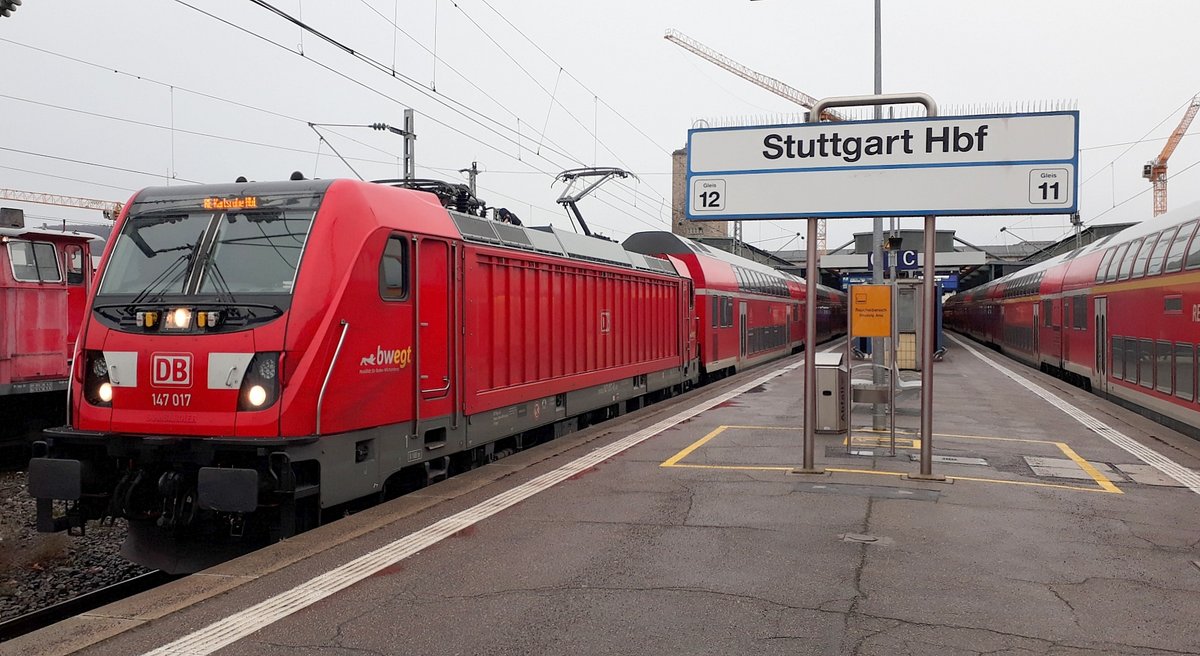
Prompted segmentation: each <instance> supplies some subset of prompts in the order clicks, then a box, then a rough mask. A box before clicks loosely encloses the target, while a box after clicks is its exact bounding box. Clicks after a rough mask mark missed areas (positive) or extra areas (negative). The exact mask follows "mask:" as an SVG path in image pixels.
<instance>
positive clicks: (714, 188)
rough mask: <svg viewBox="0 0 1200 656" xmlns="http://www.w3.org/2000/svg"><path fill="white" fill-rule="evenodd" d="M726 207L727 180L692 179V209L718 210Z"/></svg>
mask: <svg viewBox="0 0 1200 656" xmlns="http://www.w3.org/2000/svg"><path fill="white" fill-rule="evenodd" d="M723 209H725V181H724V180H721V179H713V178H706V179H697V180H693V181H692V211H693V212H718V211H720V210H723Z"/></svg>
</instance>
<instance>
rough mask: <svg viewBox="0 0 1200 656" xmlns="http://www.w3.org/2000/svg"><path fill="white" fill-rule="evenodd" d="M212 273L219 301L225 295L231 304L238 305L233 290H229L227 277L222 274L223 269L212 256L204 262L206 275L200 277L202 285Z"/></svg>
mask: <svg viewBox="0 0 1200 656" xmlns="http://www.w3.org/2000/svg"><path fill="white" fill-rule="evenodd" d="M210 271H211V272H212V279H213V283H214V284H213V286H214V287H216V288H217V299H218V300H219V299H220V298H221V296H222V294H224V296H225V297H226V298H228V299H229V302H230V303H237V299H236V298H234V297H233V290H232V289H230V288H229V283H227V282H226V281H225V276H224V275H223V274H222V273H221V267H219V266H218V265H217V258H216V257H214V256H212V255H210V256H209V257H208V259H207V260H205V261H204V273H203V275H202V276H201V277H200V281H201V284H203V282H204V278H205V276H208V275H209V272H210Z"/></svg>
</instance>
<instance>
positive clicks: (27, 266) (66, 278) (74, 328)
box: [0, 210, 92, 450]
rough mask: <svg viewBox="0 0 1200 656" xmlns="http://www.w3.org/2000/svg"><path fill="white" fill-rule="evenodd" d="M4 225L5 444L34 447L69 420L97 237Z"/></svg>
mask: <svg viewBox="0 0 1200 656" xmlns="http://www.w3.org/2000/svg"><path fill="white" fill-rule="evenodd" d="M4 214H5V216H6V217H9V218H8V220H6V221H5V222H4V224H5V225H4V227H0V243H3V248H0V447H4V448H12V449H13V450H16V448H17V447H21V446H24V447H25V448H28V438H29V435H30V434H31V433H32V432H33V431H38V430H41V429H42V428H45V427H47V426H52V425H54V424H55V423H57V422H61V421H62V417H63V416H64V414H65V412H66V389H67V381H68V375H69V370H70V363H71V357H72V354H73V353H74V348H75V338H76V334H77V333H78V332H79V325H80V324H81V323H82V322H83V315H84V312H85V309H86V308H87V293H88V283H89V282H90V280H91V271H92V267H91V254H90V251H89V247H88V240H89V239H91V238H92V236H91V235H85V234H81V233H74V232H61V231H55V230H44V229H37V228H28V227H25V225H24V220H23V215H21V214H20V213H19V212H15V211H12V210H5V212H4Z"/></svg>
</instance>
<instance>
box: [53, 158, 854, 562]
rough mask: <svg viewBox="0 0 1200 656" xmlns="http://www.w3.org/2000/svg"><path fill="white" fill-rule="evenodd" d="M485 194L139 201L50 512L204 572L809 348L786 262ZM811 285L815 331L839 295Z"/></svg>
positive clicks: (67, 525)
mask: <svg viewBox="0 0 1200 656" xmlns="http://www.w3.org/2000/svg"><path fill="white" fill-rule="evenodd" d="M444 205H446V206H454V207H455V208H456V209H454V210H448V209H446V207H445V206H444ZM482 213H483V210H482V209H481V207H480V205H479V204H477V203H470V202H466V201H465V200H464V196H463V195H462V194H458V193H457V192H454V193H446V194H442V195H441V198H440V199H439V196H438V195H434V194H430V193H424V192H421V191H415V190H412V189H404V188H397V187H394V186H390V185H385V184H376V183H366V182H357V181H349V180H334V181H305V180H301V181H289V182H275V183H239V184H231V185H211V186H199V187H172V188H153V189H147V190H145V191H142V192H140V193H139V194H137V195H136V196H135V197H134V198H133V199H132V201H131V202H130V203H129V204H128V205H127V206H126V210H125V213H124V214H123V215H122V217H121V218H120V219H119V222H118V225H117V228H116V231H115V233H114V234H116V235H117V236H116V238H115V239H112V240H110V244H109V247H108V249H107V251H106V253H105V255H104V259H103V261H102V263H101V266H100V271H99V276H100V279H99V282H98V284H97V285H95V286H94V287H95V288H94V290H93V292H92V296H91V299H90V306H89V307H90V311H89V312H88V313H87V316H86V318H85V320H84V322H83V334H82V336H81V338H80V342H81V346H80V355H79V357H78V358H77V359H76V366H75V367H74V370H73V380H72V385H71V401H70V405H71V422H70V425H69V426H65V427H63V428H60V429H53V430H50V431H47V433H46V438H45V441H44V442H43V443H39V444H37V445H35V451H36V452H35V456H37V457H35V458H34V459H33V460H32V461H31V463H30V472H29V489H30V492H31V493H32V494H33V496H34V497H36V498H37V499H38V527H39V529H40V530H43V531H56V530H81V529H82V528H83V527H84V526H85V524H86V522H87V521H88V520H94V519H104V518H108V517H120V518H125V519H127V520H129V526H130V532H129V538H128V539H127V541H126V544H125V547H124V553H125V555H126V557H128V558H130V559H131V560H134V561H136V562H140V563H142V564H145V565H148V566H152V567H157V568H160V569H165V570H167V571H173V572H178V571H189V570H194V569H196V568H199V567H204V566H206V565H208V564H211V563H212V562H215V561H217V560H219V559H221V558H225V557H228V556H229V555H233V554H235V553H238V552H240V551H243V550H245V549H246V548H247V547H249V546H253V545H256V544H261V543H262V542H263V541H270V540H273V539H277V538H279V537H286V536H288V535H291V534H293V533H295V532H297V531H300V530H304V529H305V528H308V527H311V526H313V525H315V524H317V523H319V522H320V520H321V515H322V511H323V510H325V509H328V508H331V507H334V506H339V507H340V506H342V505H344V504H347V503H350V502H355V501H358V500H362V499H370V498H380V497H384V496H386V495H392V494H399V493H403V492H405V491H408V490H411V489H415V488H417V487H420V486H422V485H425V484H427V483H428V482H431V481H435V480H439V479H440V478H442V477H445V476H447V475H449V474H452V473H454V472H456V471H461V470H465V469H469V468H471V467H474V466H478V465H481V464H485V463H487V462H490V461H493V460H495V459H497V458H500V457H503V456H504V455H507V454H508V453H511V452H513V451H515V450H517V449H520V448H523V447H525V446H529V445H531V444H536V443H538V442H540V441H544V440H547V439H551V438H554V437H557V436H559V435H561V434H563V433H566V432H568V431H570V430H573V429H575V428H578V427H581V426H584V425H587V424H588V423H591V422H595V421H599V420H602V419H607V418H609V417H613V416H616V415H619V414H621V413H623V412H625V411H627V410H632V409H635V408H638V407H641V405H642V404H643V403H645V402H647V401H652V400H656V399H659V398H663V397H667V396H671V395H674V394H676V393H680V392H683V391H685V390H686V389H688V388H689V387H691V386H693V385H695V384H697V383H700V382H702V381H703V380H705V379H707V378H708V377H711V376H715V375H721V374H724V373H727V372H729V371H732V370H736V369H739V368H741V367H744V366H747V365H751V364H754V363H758V362H761V361H764V360H766V359H769V358H774V357H780V356H783V355H786V354H788V353H790V352H792V351H793V350H794V349H796V348H798V347H800V346H801V345H802V336H803V335H804V329H803V328H804V326H803V323H802V322H803V316H804V313H803V312H802V311H801V310H800V306H801V305H802V304H803V302H804V301H805V294H804V287H803V285H802V284H801V283H800V282H799V281H798V280H797V279H795V278H792V277H791V276H787V275H785V274H780V273H779V272H776V271H773V270H770V269H767V268H766V267H762V266H761V265H757V264H754V263H752V262H749V261H746V260H742V259H741V258H735V257H733V256H731V255H728V254H725V253H719V252H714V251H709V250H708V249H707V248H705V247H703V246H700V245H698V244H693V243H691V242H688V241H686V240H682V239H679V238H677V237H673V236H671V235H667V234H663V233H642V234H640V235H635V236H634V237H631V238H630V239H629V241H628V242H627V245H626V246H625V247H623V246H622V245H620V244H617V243H615V242H611V241H606V240H602V239H597V238H592V237H585V236H581V235H577V234H573V233H566V232H562V231H558V230H554V229H551V228H523V227H519V226H517V225H511V224H508V223H500V222H496V221H489V220H486V219H485V218H482V217H481V216H480V214H482ZM818 302H819V303H821V305H822V308H821V313H820V316H822V317H823V319H824V323H823V325H822V326H821V327H820V334H821V335H822V336H823V337H827V336H830V335H831V333H832V331H833V329H834V327H835V326H840V325H842V324H843V323H844V321H842V320H835V318H836V317H841V316H843V315H844V306H845V304H844V301H843V300H842V299H841V297H840V296H839V295H838V294H837V293H836V292H831V291H829V290H825V289H822V290H821V291H820V293H819V294H818ZM735 304H736V305H735ZM735 307H736V310H735ZM714 310H715V312H714ZM710 323H711V326H710Z"/></svg>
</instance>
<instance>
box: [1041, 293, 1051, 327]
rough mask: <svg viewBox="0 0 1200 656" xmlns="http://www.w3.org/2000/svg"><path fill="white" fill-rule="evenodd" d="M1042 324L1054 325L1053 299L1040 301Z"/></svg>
mask: <svg viewBox="0 0 1200 656" xmlns="http://www.w3.org/2000/svg"><path fill="white" fill-rule="evenodd" d="M1042 325H1043V326H1053V325H1054V301H1051V300H1050V299H1046V300H1044V301H1042Z"/></svg>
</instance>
